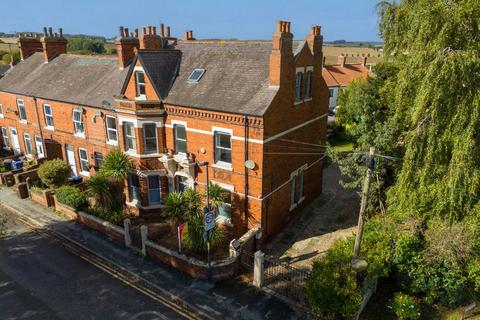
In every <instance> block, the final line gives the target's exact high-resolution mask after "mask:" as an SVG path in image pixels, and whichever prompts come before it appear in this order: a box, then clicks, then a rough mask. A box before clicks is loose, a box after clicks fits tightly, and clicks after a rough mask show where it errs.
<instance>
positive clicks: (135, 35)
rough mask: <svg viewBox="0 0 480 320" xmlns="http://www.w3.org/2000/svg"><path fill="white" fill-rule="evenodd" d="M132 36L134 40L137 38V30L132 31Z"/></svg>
mask: <svg viewBox="0 0 480 320" xmlns="http://www.w3.org/2000/svg"><path fill="white" fill-rule="evenodd" d="M133 36H134V37H135V38H138V29H137V28H135V30H133Z"/></svg>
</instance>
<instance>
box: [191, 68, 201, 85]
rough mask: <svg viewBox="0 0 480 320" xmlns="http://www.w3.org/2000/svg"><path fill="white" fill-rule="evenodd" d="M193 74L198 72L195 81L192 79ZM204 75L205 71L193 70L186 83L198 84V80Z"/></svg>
mask: <svg viewBox="0 0 480 320" xmlns="http://www.w3.org/2000/svg"><path fill="white" fill-rule="evenodd" d="M195 72H200V75H199V76H198V78H197V79H192V76H193V74H194V73H195ZM204 74H205V69H201V68H197V69H194V70H193V71H192V73H190V75H189V76H188V78H187V81H188V82H190V83H198V82H199V81H200V79H202V77H203V75H204Z"/></svg>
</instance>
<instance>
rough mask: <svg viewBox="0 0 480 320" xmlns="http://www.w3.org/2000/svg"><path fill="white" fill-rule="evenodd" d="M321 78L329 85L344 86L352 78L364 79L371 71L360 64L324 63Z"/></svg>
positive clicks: (370, 74)
mask: <svg viewBox="0 0 480 320" xmlns="http://www.w3.org/2000/svg"><path fill="white" fill-rule="evenodd" d="M322 75H323V78H324V79H325V82H326V83H327V86H329V87H346V86H348V85H349V84H350V83H351V82H352V81H353V80H366V79H367V78H368V77H369V76H372V75H373V74H372V72H371V71H370V70H369V69H368V68H367V67H364V66H363V65H361V64H346V65H344V66H343V67H342V66H341V65H326V66H324V67H323V70H322Z"/></svg>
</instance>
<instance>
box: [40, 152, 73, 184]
mask: <svg viewBox="0 0 480 320" xmlns="http://www.w3.org/2000/svg"><path fill="white" fill-rule="evenodd" d="M71 171H72V169H71V168H70V165H69V164H68V163H66V162H65V161H63V160H60V159H54V160H48V161H45V162H43V163H42V164H41V165H40V167H39V168H38V176H39V177H40V180H42V182H43V183H44V184H45V185H47V186H48V187H50V188H58V187H60V186H62V185H64V184H66V183H67V181H68V178H70V174H71Z"/></svg>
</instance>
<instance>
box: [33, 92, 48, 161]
mask: <svg viewBox="0 0 480 320" xmlns="http://www.w3.org/2000/svg"><path fill="white" fill-rule="evenodd" d="M33 102H34V103H35V115H36V116H37V124H38V130H39V131H40V139H42V148H43V156H44V157H45V158H46V157H47V148H45V140H44V139H43V131H42V125H41V124H40V116H39V115H38V105H37V98H36V97H33ZM33 142H34V145H35V150H36V149H37V142H36V141H35V137H33ZM37 156H38V154H37ZM37 160H38V159H37Z"/></svg>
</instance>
